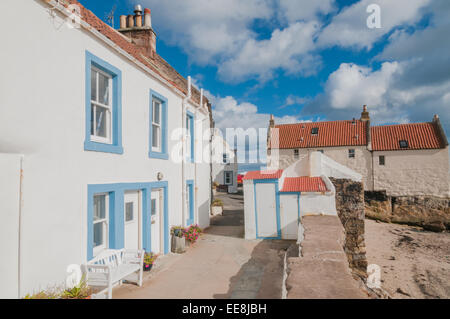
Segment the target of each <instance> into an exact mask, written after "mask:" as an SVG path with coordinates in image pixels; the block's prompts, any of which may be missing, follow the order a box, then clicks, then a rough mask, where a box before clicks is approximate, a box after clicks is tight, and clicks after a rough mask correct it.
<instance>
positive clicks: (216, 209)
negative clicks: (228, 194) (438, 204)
mask: <svg viewBox="0 0 450 319" xmlns="http://www.w3.org/2000/svg"><path fill="white" fill-rule="evenodd" d="M211 213H212V215H213V216H217V215H222V213H223V207H222V206H213V207H212V208H211Z"/></svg>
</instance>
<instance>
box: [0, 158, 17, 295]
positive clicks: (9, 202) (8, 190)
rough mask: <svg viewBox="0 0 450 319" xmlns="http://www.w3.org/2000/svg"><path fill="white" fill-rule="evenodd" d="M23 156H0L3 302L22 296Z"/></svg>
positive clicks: (0, 272) (0, 240) (0, 265)
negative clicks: (21, 190)
mask: <svg viewBox="0 0 450 319" xmlns="http://www.w3.org/2000/svg"><path fill="white" fill-rule="evenodd" d="M21 158H22V156H21V155H17V154H0V243H2V244H1V254H2V257H1V262H0V283H1V285H0V286H1V288H0V299H4V298H17V297H18V295H19V289H18V275H19V212H20V170H21Z"/></svg>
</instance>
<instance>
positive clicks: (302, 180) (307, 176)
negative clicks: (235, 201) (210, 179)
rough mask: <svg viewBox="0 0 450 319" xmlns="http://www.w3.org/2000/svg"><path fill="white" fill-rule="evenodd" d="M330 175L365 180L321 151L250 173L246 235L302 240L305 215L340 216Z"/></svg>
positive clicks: (246, 186) (246, 181)
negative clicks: (290, 162) (283, 166)
mask: <svg viewBox="0 0 450 319" xmlns="http://www.w3.org/2000/svg"><path fill="white" fill-rule="evenodd" d="M329 177H335V178H346V179H351V180H354V181H358V182H361V181H362V176H361V175H360V174H358V173H356V172H355V171H353V170H351V169H349V168H347V167H345V166H343V165H341V164H339V163H337V162H335V161H334V160H332V159H331V158H329V157H327V156H325V155H323V154H322V153H321V152H311V153H310V154H308V155H307V156H303V157H302V158H300V159H298V160H297V161H296V162H294V163H293V164H291V165H290V166H289V167H287V168H286V169H284V170H282V169H277V170H267V171H254V172H248V173H247V174H246V175H245V176H244V215H245V219H244V220H245V238H246V239H257V238H263V239H291V240H292V239H294V240H297V239H302V234H303V228H302V227H301V218H302V216H306V215H337V212H336V199H335V196H336V190H335V187H334V185H333V183H332V182H331V181H330V179H329ZM299 226H300V227H299Z"/></svg>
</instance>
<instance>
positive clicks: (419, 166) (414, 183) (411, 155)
mask: <svg viewBox="0 0 450 319" xmlns="http://www.w3.org/2000/svg"><path fill="white" fill-rule="evenodd" d="M380 155H383V156H385V165H384V166H382V165H379V156H380ZM374 172H375V190H386V191H387V194H388V195H391V196H417V195H435V196H440V197H449V196H450V189H449V154H448V147H447V148H445V149H439V150H417V151H389V152H374Z"/></svg>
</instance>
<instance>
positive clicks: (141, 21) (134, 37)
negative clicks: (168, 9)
mask: <svg viewBox="0 0 450 319" xmlns="http://www.w3.org/2000/svg"><path fill="white" fill-rule="evenodd" d="M142 12H144V15H142ZM118 31H119V32H120V33H122V34H123V35H124V36H126V37H127V38H129V39H130V40H131V42H132V43H133V44H134V45H136V46H137V47H139V48H141V49H142V53H143V54H144V55H145V56H147V57H148V58H150V59H154V58H155V54H156V33H155V31H153V28H152V20H151V11H150V9H148V8H145V9H144V11H142V6H141V5H136V6H135V7H134V15H131V14H130V15H128V16H124V15H122V16H120V29H119V30H118Z"/></svg>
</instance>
